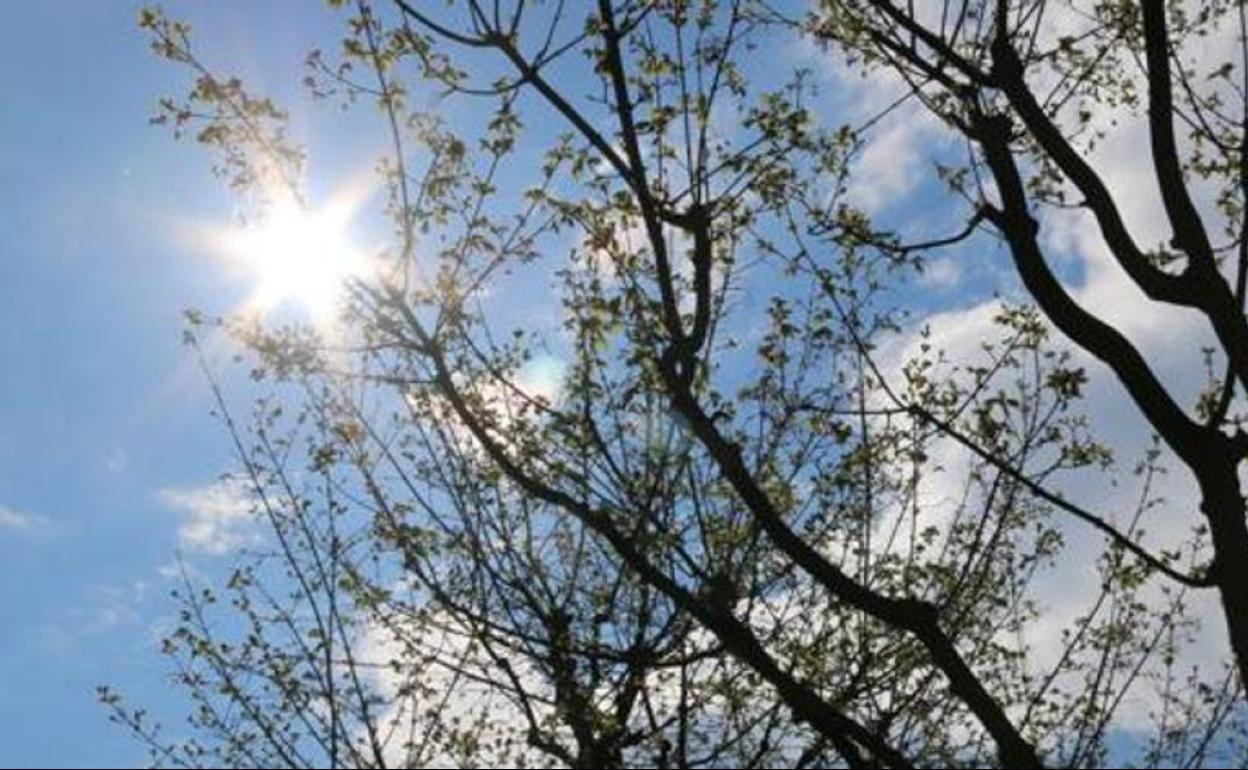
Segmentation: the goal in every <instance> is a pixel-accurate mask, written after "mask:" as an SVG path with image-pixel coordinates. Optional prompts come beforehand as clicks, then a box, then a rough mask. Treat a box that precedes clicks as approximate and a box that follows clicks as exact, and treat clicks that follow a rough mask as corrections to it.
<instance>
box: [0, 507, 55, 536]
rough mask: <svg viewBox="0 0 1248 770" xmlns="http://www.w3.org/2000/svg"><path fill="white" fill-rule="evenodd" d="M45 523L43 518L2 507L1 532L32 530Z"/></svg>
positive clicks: (0, 508) (0, 516) (0, 513)
mask: <svg viewBox="0 0 1248 770" xmlns="http://www.w3.org/2000/svg"><path fill="white" fill-rule="evenodd" d="M43 523H45V519H44V518H43V517H42V516H37V515H35V514H33V513H27V512H26V511H19V510H17V509H16V508H10V507H9V506H7V505H0V530H3V529H9V530H30V529H32V528H34V527H37V526H39V525H41V524H43Z"/></svg>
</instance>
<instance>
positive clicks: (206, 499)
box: [158, 479, 258, 555]
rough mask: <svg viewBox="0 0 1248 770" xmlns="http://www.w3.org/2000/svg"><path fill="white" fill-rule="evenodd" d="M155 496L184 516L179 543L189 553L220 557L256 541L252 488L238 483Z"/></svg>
mask: <svg viewBox="0 0 1248 770" xmlns="http://www.w3.org/2000/svg"><path fill="white" fill-rule="evenodd" d="M158 495H159V497H160V499H161V501H162V502H164V503H165V505H167V506H169V507H170V508H172V509H174V510H176V511H179V512H180V513H182V514H183V515H185V516H186V521H185V522H184V523H183V525H182V526H181V527H180V528H179V529H178V542H179V543H180V544H181V546H182V547H183V548H185V549H186V550H188V551H195V552H198V553H205V554H211V555H221V554H224V553H228V552H229V551H233V550H235V549H237V548H241V547H243V546H246V545H249V544H251V543H254V542H255V541H256V540H257V539H258V534H257V532H256V530H255V526H254V518H253V516H252V510H253V502H254V501H253V497H252V494H251V488H250V487H249V486H248V485H247V484H246V483H244V482H242V481H240V480H235V479H224V480H221V481H217V482H213V483H211V484H205V485H203V486H198V487H181V488H179V487H168V488H165V489H162V490H160V492H159V493H158Z"/></svg>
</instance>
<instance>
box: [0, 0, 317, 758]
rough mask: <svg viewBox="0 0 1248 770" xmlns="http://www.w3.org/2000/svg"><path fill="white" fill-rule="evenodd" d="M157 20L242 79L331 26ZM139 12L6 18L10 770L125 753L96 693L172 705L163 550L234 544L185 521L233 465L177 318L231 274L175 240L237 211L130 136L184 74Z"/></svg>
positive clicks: (6, 724) (0, 199)
mask: <svg viewBox="0 0 1248 770" xmlns="http://www.w3.org/2000/svg"><path fill="white" fill-rule="evenodd" d="M296 5H298V6H300V12H299V13H295V12H294V11H295V6H296ZM167 8H168V10H169V11H170V13H171V14H173V15H183V16H185V17H188V18H190V19H191V20H192V21H193V23H194V24H195V26H196V29H197V31H198V32H200V33H202V39H203V40H204V45H205V53H206V54H210V55H218V56H219V55H221V54H224V53H229V54H230V56H231V60H232V61H234V62H237V63H241V64H242V65H244V66H245V67H247V68H248V69H249V70H250V69H254V71H255V72H257V73H258V72H261V71H272V72H286V73H288V74H289V73H291V72H292V71H297V69H298V65H299V63H300V62H301V61H302V57H303V55H305V54H306V51H305V50H304V49H303V47H302V46H303V41H305V40H306V39H307V38H308V36H313V37H315V36H316V35H317V34H318V32H321V31H322V30H318V29H317V28H316V25H317V24H321V23H332V22H333V19H332V18H328V16H329V14H328V11H327V10H325V8H324V4H322V3H315V4H313V3H295V2H285V3H283V2H273V1H272V0H269V1H268V2H265V3H244V2H213V3H197V4H193V5H192V4H179V3H173V4H170V5H168V6H167ZM139 9H140V4H139V3H132V2H127V1H126V0H98V1H91V2H88V1H86V0H79V1H78V2H70V3H13V4H6V8H5V21H4V23H3V24H0V73H2V74H0V276H2V277H0V319H2V322H0V360H3V361H4V362H5V363H4V364H3V365H2V366H0V608H3V612H4V620H3V622H0V766H5V767H20V766H27V765H34V766H87V765H96V766H135V765H137V764H140V763H141V762H142V760H143V758H144V756H145V755H144V753H143V751H142V750H141V749H140V748H139V747H138V746H137V745H136V744H134V743H133V742H132V741H130V739H129V738H127V736H125V735H124V734H123V733H122V732H121V731H120V730H118V729H116V728H115V727H114V726H112V725H111V724H109V723H108V722H107V721H106V719H105V716H106V715H105V712H104V710H103V709H102V708H101V707H100V706H98V705H97V704H96V703H95V701H94V688H95V687H96V685H99V684H114V685H117V686H119V687H120V689H122V690H123V691H124V692H125V693H126V694H127V695H129V696H133V697H134V698H135V700H136V701H140V702H143V703H144V704H145V705H149V706H151V707H152V708H153V709H154V710H162V708H163V707H174V706H176V705H178V704H176V701H174V700H173V699H174V698H176V695H175V694H174V693H173V691H172V688H170V687H169V686H168V685H167V683H166V680H165V668H164V665H165V664H164V661H162V660H160V656H159V655H157V654H156V652H155V650H156V647H155V642H156V640H157V638H158V636H159V631H160V629H161V627H162V626H161V624H162V623H163V622H164V621H165V619H167V617H168V615H169V612H170V611H171V608H172V604H171V602H169V601H168V600H167V595H168V590H169V587H170V580H169V578H168V573H169V568H170V565H171V564H173V562H174V556H175V553H176V552H179V551H181V552H182V553H184V555H185V556H186V558H187V559H188V560H191V559H199V561H200V562H203V563H211V560H212V558H213V553H212V552H213V550H214V548H217V547H218V546H219V545H220V540H219V539H220V538H222V537H225V538H226V539H227V540H228V537H229V535H230V533H229V531H228V530H226V529H223V527H228V526H230V525H229V524H228V516H227V517H226V518H225V519H222V518H221V517H219V516H218V517H217V518H216V519H213V518H210V517H209V518H204V517H203V516H200V517H199V518H198V519H197V517H196V514H195V511H201V512H202V511H205V510H207V511H209V512H211V511H213V510H214V508H213V505H214V501H215V503H216V504H217V505H218V508H217V509H216V510H218V512H220V510H221V509H220V506H221V505H224V506H226V509H228V505H229V501H228V499H225V498H223V497H221V496H220V495H218V496H217V497H216V498H214V497H213V494H214V492H215V491H218V490H217V488H216V487H214V486H213V485H214V482H215V481H216V480H217V478H218V476H219V474H220V473H221V472H223V471H225V470H227V468H228V465H229V451H228V445H227V437H226V436H225V434H224V433H223V432H222V431H221V430H220V428H219V426H218V425H217V423H215V422H214V420H213V419H212V418H211V416H210V415H209V408H210V405H209V395H210V394H209V392H208V389H207V387H206V385H205V382H204V380H203V378H202V377H201V376H199V375H198V374H197V372H196V370H195V369H194V367H193V361H192V359H191V358H190V357H189V355H188V353H187V351H186V349H185V348H184V347H183V346H182V344H181V331H182V321H181V313H182V311H183V310H184V309H185V308H188V307H203V308H207V309H213V310H217V311H222V310H225V309H228V308H229V307H230V306H231V305H232V303H235V302H237V301H238V299H239V297H240V296H242V295H243V294H244V293H245V292H246V291H247V290H248V286H247V277H246V276H239V275H235V274H232V273H231V272H230V271H228V270H223V269H222V266H221V264H219V262H218V261H216V260H214V259H212V258H211V256H210V255H207V254H205V253H204V250H203V249H202V248H200V247H198V246H197V245H196V244H195V243H194V242H193V239H191V238H188V237H187V232H188V231H189V230H192V229H193V228H192V227H188V223H191V224H195V223H198V224H202V225H205V226H212V225H224V224H226V223H228V222H229V221H230V216H231V213H232V203H231V201H230V199H229V198H228V196H227V195H226V194H225V193H224V191H223V190H222V189H221V187H220V185H217V184H215V183H214V181H213V179H212V177H211V176H210V172H209V164H210V161H209V159H208V158H207V157H206V156H205V154H203V153H202V152H197V151H196V150H195V149H194V148H193V147H192V146H191V145H190V144H189V143H185V142H184V143H177V142H175V141H173V140H172V139H171V138H170V137H169V136H168V133H167V132H166V131H163V130H161V129H160V128H158V127H154V126H151V125H149V124H148V118H149V117H150V116H151V115H152V114H153V111H154V106H155V102H156V99H157V98H158V97H159V96H162V95H165V94H168V93H177V92H178V90H179V89H184V88H185V78H184V77H183V73H181V72H177V71H175V70H173V69H172V68H171V67H169V66H168V65H166V64H164V63H162V62H160V61H158V60H157V58H156V57H155V56H154V55H153V54H152V53H151V51H150V50H149V48H148V45H147V42H146V40H145V38H144V36H143V35H142V34H141V32H140V30H139V29H138V26H137V23H136V22H137V19H138V12H139ZM309 10H310V11H312V12H311V13H309V12H307V11H309ZM243 11H245V13H244V12H243ZM257 30H263V38H259V37H257ZM291 81H292V82H293V83H297V78H291ZM222 521H225V522H227V523H224V524H223V523H222ZM197 524H198V528H197V527H196V525H197ZM67 726H72V729H69V730H67Z"/></svg>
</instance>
